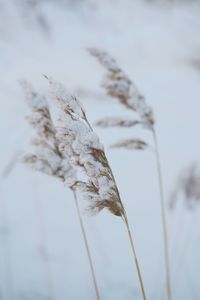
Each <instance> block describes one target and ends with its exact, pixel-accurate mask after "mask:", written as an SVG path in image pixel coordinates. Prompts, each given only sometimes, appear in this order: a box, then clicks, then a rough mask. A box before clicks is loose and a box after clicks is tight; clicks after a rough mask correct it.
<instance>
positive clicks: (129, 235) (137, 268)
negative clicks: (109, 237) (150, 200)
mask: <svg viewBox="0 0 200 300" xmlns="http://www.w3.org/2000/svg"><path fill="white" fill-rule="evenodd" d="M86 122H87V124H88V126H89V128H90V129H91V131H93V129H92V127H91V125H90V123H89V122H88V120H87V119H86ZM105 157H106V156H105ZM106 160H107V158H106ZM107 164H108V168H109V169H110V174H111V176H112V179H113V182H114V183H115V186H116V187H117V183H116V180H115V177H114V174H113V172H112V169H111V167H110V165H109V162H108V160H107ZM117 194H118V198H119V201H120V204H121V207H122V209H123V215H122V219H123V221H124V222H125V224H126V228H127V232H128V237H129V241H130V244H131V250H132V252H133V257H134V261H135V265H136V270H137V274H138V278H139V282H140V287H141V292H142V296H143V300H147V298H146V294H145V289H144V283H143V279H142V275H141V271H140V266H139V263H138V259H137V255H136V251H135V246H134V242H133V237H132V234H131V230H130V226H129V222H128V217H127V214H126V210H125V207H124V205H123V202H122V200H121V197H120V194H119V190H118V188H117Z"/></svg>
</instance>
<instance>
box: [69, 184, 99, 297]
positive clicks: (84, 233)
mask: <svg viewBox="0 0 200 300" xmlns="http://www.w3.org/2000/svg"><path fill="white" fill-rule="evenodd" d="M73 195H74V201H75V205H76V210H77V213H78V218H79V222H80V226H81V232H82V235H83V240H84V244H85V248H86V252H87V256H88V261H89V265H90V270H91V275H92V280H93V284H94V288H95V293H96V299H97V300H100V293H99V289H98V285H97V280H96V276H95V271H94V265H93V261H92V256H91V253H90V248H89V244H88V239H87V235H86V231H85V227H84V224H83V219H82V217H81V212H80V208H79V204H78V199H77V195H76V192H75V191H74V190H73Z"/></svg>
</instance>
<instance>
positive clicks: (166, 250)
mask: <svg viewBox="0 0 200 300" xmlns="http://www.w3.org/2000/svg"><path fill="white" fill-rule="evenodd" d="M152 132H153V139H154V143H155V154H156V163H157V172H158V184H159V192H160V204H161V217H162V227H163V238H164V256H165V270H166V290H167V297H168V300H172V289H171V276H170V262H169V242H168V231H167V222H166V213H165V201H164V191H163V181H162V171H161V163H160V155H159V149H158V141H157V135H156V132H155V130H154V129H153V130H152Z"/></svg>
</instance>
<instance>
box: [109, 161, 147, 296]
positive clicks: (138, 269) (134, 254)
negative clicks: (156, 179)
mask: <svg viewBox="0 0 200 300" xmlns="http://www.w3.org/2000/svg"><path fill="white" fill-rule="evenodd" d="M108 167H109V169H110V173H111V176H112V178H113V181H114V183H115V185H116V187H117V184H116V181H115V177H114V174H113V172H112V169H111V167H110V165H109V163H108ZM117 194H118V197H119V201H120V204H121V207H122V209H123V215H122V219H123V221H124V222H125V225H126V228H127V232H128V237H129V241H130V244H131V250H132V252H133V257H134V261H135V265H136V270H137V274H138V278H139V282H140V287H141V291H142V296H143V300H147V298H146V294H145V289H144V283H143V279H142V275H141V271H140V266H139V262H138V259H137V255H136V251H135V246H134V242H133V237H132V234H131V230H130V226H129V222H128V217H127V214H126V210H125V207H124V204H123V202H122V200H121V197H120V194H119V190H118V188H117Z"/></svg>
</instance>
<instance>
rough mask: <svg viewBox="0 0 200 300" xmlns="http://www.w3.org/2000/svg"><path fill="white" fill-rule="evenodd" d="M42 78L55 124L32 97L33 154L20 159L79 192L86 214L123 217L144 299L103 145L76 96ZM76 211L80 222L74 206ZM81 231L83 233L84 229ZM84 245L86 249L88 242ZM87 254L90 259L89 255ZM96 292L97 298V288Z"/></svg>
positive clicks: (140, 279)
mask: <svg viewBox="0 0 200 300" xmlns="http://www.w3.org/2000/svg"><path fill="white" fill-rule="evenodd" d="M46 78H47V79H48V81H49V84H50V88H51V96H52V98H53V100H54V101H55V104H56V108H57V110H58V112H59V118H58V119H57V122H56V126H53V122H52V120H51V118H50V113H49V110H48V107H47V104H46V102H45V103H44V99H43V100H42V101H41V98H40V101H38V100H39V99H38V96H36V97H34V98H35V100H34V102H32V107H33V108H34V110H36V111H35V113H34V115H35V116H33V115H32V116H31V118H29V120H30V122H31V124H33V126H34V127H35V128H36V130H37V138H36V139H34V140H33V143H34V145H36V153H34V154H30V155H27V156H25V158H24V160H25V162H27V163H29V164H31V165H32V166H33V167H34V168H35V169H36V170H39V171H42V172H44V173H46V174H48V175H53V176H56V177H59V178H60V179H62V181H63V182H64V183H65V184H66V185H67V186H68V187H69V188H70V189H72V191H73V193H74V195H75V200H77V198H76V193H80V194H81V195H82V196H83V198H84V199H85V200H86V203H87V207H86V211H87V212H88V213H89V214H91V215H95V214H97V213H99V212H100V211H101V210H103V209H104V208H106V209H107V210H108V211H110V213H112V214H113V215H115V216H119V217H121V218H122V219H123V221H124V222H125V225H126V228H127V231H128V237H129V240H130V244H131V249H132V251H133V255H134V260H135V263H136V269H137V272H138V276H139V281H140V286H141V290H142V295H143V299H144V300H146V296H145V291H144V285H143V281H142V276H141V272H140V268H139V263H138V260H137V256H136V252H135V247H134V243H133V238H132V235H131V231H130V227H129V223H128V218H127V214H126V211H125V209H124V206H123V203H122V201H121V198H120V194H119V191H118V188H117V185H116V182H115V178H114V176H113V173H112V170H111V168H110V166H109V163H108V160H107V158H106V155H105V152H104V148H103V146H102V144H101V143H100V141H99V138H98V137H97V135H96V134H95V132H94V131H93V129H92V127H91V125H90V123H89V121H88V119H87V117H86V114H85V111H84V109H83V107H82V106H81V104H80V102H79V101H78V100H77V99H76V97H74V96H72V95H70V94H69V93H68V92H67V91H66V89H65V88H64V87H63V86H62V85H61V84H60V83H58V82H56V81H54V80H53V79H50V78H48V77H46ZM32 98H33V97H32ZM38 105H39V106H38ZM35 106H36V107H35ZM38 116H39V118H38ZM39 124H41V125H42V126H41V125H39ZM76 204H78V202H77V201H76ZM77 210H78V214H79V218H80V221H81V214H80V210H79V207H78V206H77ZM82 228H83V227H82ZM83 231H84V236H85V230H83ZM85 238H86V236H85ZM85 240H86V239H85ZM86 248H87V250H89V248H88V244H87V245H86ZM88 253H89V252H88ZM89 257H90V258H91V256H90V255H89ZM92 265H93V264H91V266H92ZM93 275H94V274H93ZM93 279H95V277H93ZM96 292H97V298H98V297H99V294H98V289H96ZM98 299H99V298H98Z"/></svg>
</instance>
